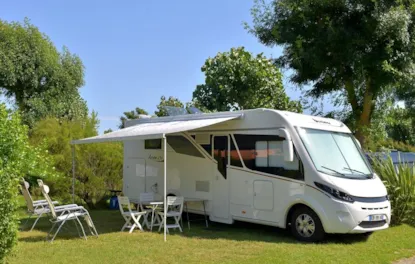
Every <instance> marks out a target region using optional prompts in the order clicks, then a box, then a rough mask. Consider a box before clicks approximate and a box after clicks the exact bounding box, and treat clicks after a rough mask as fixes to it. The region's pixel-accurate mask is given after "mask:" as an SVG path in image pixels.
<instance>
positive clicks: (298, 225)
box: [123, 109, 391, 240]
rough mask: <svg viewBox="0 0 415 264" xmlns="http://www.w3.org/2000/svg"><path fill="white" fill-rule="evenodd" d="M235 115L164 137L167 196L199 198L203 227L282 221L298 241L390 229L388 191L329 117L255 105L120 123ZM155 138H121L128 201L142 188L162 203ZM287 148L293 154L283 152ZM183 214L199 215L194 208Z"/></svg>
mask: <svg viewBox="0 0 415 264" xmlns="http://www.w3.org/2000/svg"><path fill="white" fill-rule="evenodd" d="M235 114H240V117H239V118H236V119H233V120H230V121H226V122H222V123H219V124H215V125H212V126H208V127H204V128H199V129H195V130H192V131H186V132H181V133H177V134H170V135H167V143H168V144H167V146H166V147H167V164H166V165H167V170H166V171H167V186H166V187H167V194H168V195H180V196H184V197H189V198H199V199H203V200H206V201H207V204H206V211H207V213H208V215H209V218H210V220H211V221H215V222H220V223H227V224H232V223H233V222H234V221H235V220H238V221H245V222H252V223H258V224H264V225H270V226H276V227H281V228H285V227H287V226H288V225H290V226H292V229H293V231H294V233H295V231H297V232H298V234H297V235H298V237H299V238H300V239H303V240H307V239H309V240H314V239H315V238H318V237H315V236H314V234H311V233H313V232H314V231H315V232H320V233H321V232H324V233H367V232H372V231H376V230H381V229H385V228H388V226H389V222H390V215H391V213H390V212H391V208H390V202H389V200H388V196H387V191H386V188H385V186H384V185H383V183H382V181H381V180H380V179H379V177H378V176H376V174H374V173H373V171H372V169H371V168H370V165H369V163H368V162H367V161H366V159H365V157H364V155H363V153H362V151H361V149H360V145H359V144H358V142H357V140H356V139H354V137H353V136H352V134H351V132H350V130H349V129H348V128H347V127H346V126H345V125H344V124H343V123H341V122H339V121H337V120H334V119H327V118H322V117H315V116H308V115H303V114H297V113H291V112H285V111H276V110H270V109H254V110H244V111H239V112H223V113H213V114H198V115H183V116H173V117H161V118H150V119H141V120H129V121H128V122H127V123H126V126H127V127H129V126H135V125H138V124H142V123H143V122H144V123H146V122H174V121H177V120H194V119H206V118H213V117H226V116H230V115H233V116H234V115H235ZM162 142H163V141H162V140H159V139H155V140H129V141H125V142H124V172H123V173H124V179H123V181H124V182H123V192H124V194H125V195H126V196H128V197H130V198H132V199H139V196H140V193H142V192H155V193H157V194H159V195H160V197H162V195H163V190H164V185H163V175H164V164H163V163H164V162H165V161H164V159H163V148H164V147H165V146H163V144H162ZM290 146H292V147H293V148H292V149H291V150H290ZM290 151H291V152H292V153H293V154H292V157H290V156H289V155H287V153H289V152H290ZM188 210H189V212H191V213H203V207H201V205H199V204H196V203H195V204H189V206H188ZM310 216H311V218H312V219H311V221H310V219H308V218H307V217H310ZM317 218H318V219H317ZM310 225H314V226H310ZM307 228H308V229H307ZM318 228H320V229H323V230H317V229H318ZM313 229H314V230H313ZM301 233H303V234H301ZM310 234H311V235H310Z"/></svg>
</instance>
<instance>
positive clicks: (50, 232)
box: [46, 222, 56, 240]
mask: <svg viewBox="0 0 415 264" xmlns="http://www.w3.org/2000/svg"><path fill="white" fill-rule="evenodd" d="M55 226H56V222H55V223H53V225H52V227H51V228H50V230H49V232H48V234H47V235H46V240H49V237H50V236H51V235H52V231H53V229H54V228H55Z"/></svg>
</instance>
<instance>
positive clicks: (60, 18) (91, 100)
mask: <svg viewBox="0 0 415 264" xmlns="http://www.w3.org/2000/svg"><path fill="white" fill-rule="evenodd" d="M252 5H253V0H209V1H195V0H175V1H168V0H163V1H161V0H155V1H107V0H105V1H85V0H84V1H79V0H72V1H56V0H50V1H41V0H39V1H32V0H14V1H3V2H2V4H1V7H0V19H2V20H6V21H20V22H21V21H23V19H24V18H25V17H27V18H29V19H30V21H31V23H32V24H34V25H36V26H37V27H38V28H39V29H40V31H41V32H43V33H45V34H46V35H47V36H49V38H50V39H51V40H52V41H53V43H54V44H55V46H56V47H57V48H58V49H59V50H62V47H63V46H66V47H68V48H69V50H70V51H71V52H72V53H75V54H77V55H78V56H80V58H81V59H82V61H83V63H84V65H85V86H84V87H82V88H81V89H80V92H81V95H82V97H83V98H84V99H85V100H86V101H87V103H88V107H89V110H90V111H91V110H94V111H97V112H98V117H99V119H100V120H101V123H100V129H99V131H100V133H102V132H103V131H104V130H106V129H108V128H112V129H113V130H114V129H116V128H117V127H118V124H119V122H120V121H119V117H120V116H121V115H122V113H123V112H125V111H130V110H133V109H135V107H137V106H138V107H140V108H143V109H145V110H147V111H148V112H149V113H150V114H152V113H154V110H156V105H157V104H158V103H159V102H160V97H161V96H162V95H165V96H174V97H177V98H179V99H180V100H181V101H183V102H188V101H190V100H191V98H192V92H193V91H194V89H195V87H196V85H198V84H201V83H203V82H204V74H203V73H202V72H201V70H200V68H201V66H202V65H203V64H204V62H205V60H206V59H207V58H208V57H214V56H215V55H216V54H217V53H218V52H224V51H228V50H230V48H232V47H238V46H244V47H245V49H246V50H248V51H250V52H253V53H255V54H256V53H260V52H263V53H264V54H265V55H266V56H272V57H274V58H275V57H278V56H279V55H280V54H281V51H282V49H281V48H280V47H273V48H270V47H265V46H264V45H262V44H261V43H259V42H258V40H257V39H256V38H255V37H254V36H253V35H251V34H249V33H248V32H247V31H246V30H245V29H244V27H243V24H242V23H243V22H244V21H246V22H251V16H250V8H251V7H252ZM284 83H285V88H286V92H287V94H288V95H289V96H290V97H291V98H292V99H298V98H299V96H300V94H301V93H300V91H299V90H296V89H295V88H294V85H292V84H290V83H289V82H288V76H285V81H284Z"/></svg>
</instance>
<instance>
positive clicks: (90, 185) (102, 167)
mask: <svg viewBox="0 0 415 264" xmlns="http://www.w3.org/2000/svg"><path fill="white" fill-rule="evenodd" d="M98 124H99V122H98V119H97V114H96V113H94V112H92V114H91V116H89V117H88V118H85V119H84V120H76V121H75V120H73V121H68V120H63V121H62V120H60V121H59V120H57V119H56V118H47V119H43V120H41V121H39V122H37V123H36V124H35V126H34V127H33V129H32V131H31V137H30V141H31V144H32V145H34V146H39V145H44V146H45V147H46V149H47V150H48V153H49V155H50V156H51V157H52V159H53V166H54V167H55V168H56V171H57V172H58V173H59V174H60V176H61V177H59V178H58V179H45V180H44V182H45V183H46V184H48V185H50V189H51V196H54V197H57V198H59V199H60V200H61V201H64V202H72V194H71V192H68V190H71V188H72V187H71V186H72V159H71V157H72V150H71V144H70V142H71V141H72V140H73V139H80V138H86V137H92V136H96V135H98ZM75 153H76V154H75V158H76V169H75V175H76V176H75V179H76V183H75V199H76V201H75V202H76V203H80V204H86V205H88V206H89V207H99V206H100V205H103V203H102V202H103V198H105V195H106V194H108V190H109V189H120V188H121V187H122V168H123V147H122V144H121V143H101V144H87V145H77V146H76V149H75Z"/></svg>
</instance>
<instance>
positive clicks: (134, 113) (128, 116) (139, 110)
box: [118, 107, 148, 128]
mask: <svg viewBox="0 0 415 264" xmlns="http://www.w3.org/2000/svg"><path fill="white" fill-rule="evenodd" d="M140 115H148V113H147V111H146V110H144V109H142V108H140V107H136V108H135V111H134V110H132V111H129V112H124V116H122V117H120V121H121V123H120V125H119V126H118V127H119V128H124V127H125V126H124V124H125V121H127V120H128V119H139V118H140Z"/></svg>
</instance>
